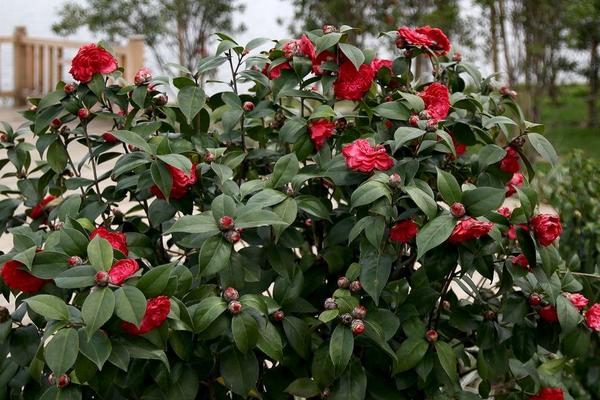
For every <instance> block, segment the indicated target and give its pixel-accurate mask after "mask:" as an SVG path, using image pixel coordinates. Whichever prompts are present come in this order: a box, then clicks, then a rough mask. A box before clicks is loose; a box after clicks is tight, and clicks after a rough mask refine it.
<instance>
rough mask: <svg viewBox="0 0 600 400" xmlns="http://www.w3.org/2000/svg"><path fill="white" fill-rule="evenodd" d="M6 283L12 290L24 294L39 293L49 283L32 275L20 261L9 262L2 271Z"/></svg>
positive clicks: (0, 271)
mask: <svg viewBox="0 0 600 400" xmlns="http://www.w3.org/2000/svg"><path fill="white" fill-rule="evenodd" d="M0 275H1V276H2V279H3V280H4V283H6V285H7V286H8V287H10V288H11V289H16V290H19V291H21V292H23V293H37V292H39V291H40V289H41V288H42V286H44V285H45V284H46V283H47V282H49V281H47V280H45V279H41V278H38V277H37V276H33V275H31V274H30V273H29V272H27V270H26V269H25V266H24V265H23V264H21V263H20V262H18V261H13V260H11V261H7V262H6V263H5V264H4V265H3V266H2V269H1V270H0Z"/></svg>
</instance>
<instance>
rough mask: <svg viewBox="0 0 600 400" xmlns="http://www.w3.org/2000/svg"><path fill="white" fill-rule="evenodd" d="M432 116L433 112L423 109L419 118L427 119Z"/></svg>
mask: <svg viewBox="0 0 600 400" xmlns="http://www.w3.org/2000/svg"><path fill="white" fill-rule="evenodd" d="M430 118H431V114H430V113H429V111H427V110H423V111H421V112H420V113H419V119H422V120H427V119H430Z"/></svg>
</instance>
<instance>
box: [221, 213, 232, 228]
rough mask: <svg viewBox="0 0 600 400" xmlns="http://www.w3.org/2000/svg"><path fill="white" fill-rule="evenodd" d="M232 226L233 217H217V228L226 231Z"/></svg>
mask: <svg viewBox="0 0 600 400" xmlns="http://www.w3.org/2000/svg"><path fill="white" fill-rule="evenodd" d="M232 228H233V218H231V217H230V216H229V215H224V216H222V217H221V218H220V219H219V229H221V230H222V231H227V230H229V229H232Z"/></svg>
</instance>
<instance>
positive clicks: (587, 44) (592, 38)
mask: <svg viewBox="0 0 600 400" xmlns="http://www.w3.org/2000/svg"><path fill="white" fill-rule="evenodd" d="M566 25H567V29H568V33H569V39H570V43H571V44H572V45H573V47H575V48H577V49H581V50H586V51H588V52H589V55H590V58H589V64H588V66H587V70H586V71H584V74H585V75H587V76H588V86H589V95H588V98H587V105H588V116H587V121H586V125H587V126H588V127H589V128H592V127H596V126H598V116H597V113H598V110H597V108H596V104H597V98H598V95H599V91H600V82H599V79H600V78H599V77H598V75H599V69H600V57H599V55H598V46H600V0H580V1H576V2H573V3H572V4H570V5H569V6H568V7H567V8H566Z"/></svg>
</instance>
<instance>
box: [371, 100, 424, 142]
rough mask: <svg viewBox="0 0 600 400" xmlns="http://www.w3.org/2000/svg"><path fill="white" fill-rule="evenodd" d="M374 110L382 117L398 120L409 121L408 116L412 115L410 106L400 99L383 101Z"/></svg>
mask: <svg viewBox="0 0 600 400" xmlns="http://www.w3.org/2000/svg"><path fill="white" fill-rule="evenodd" d="M373 112H374V113H375V114H377V115H379V116H380V117H382V118H388V119H393V120H397V121H408V118H409V117H410V111H409V110H408V108H407V107H406V106H405V105H404V104H403V103H401V102H399V101H388V102H387V103H382V104H380V105H378V106H377V107H375V108H374V109H373ZM396 132H397V131H396ZM413 132H414V131H413ZM423 133H424V132H423ZM417 137H418V136H417Z"/></svg>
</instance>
